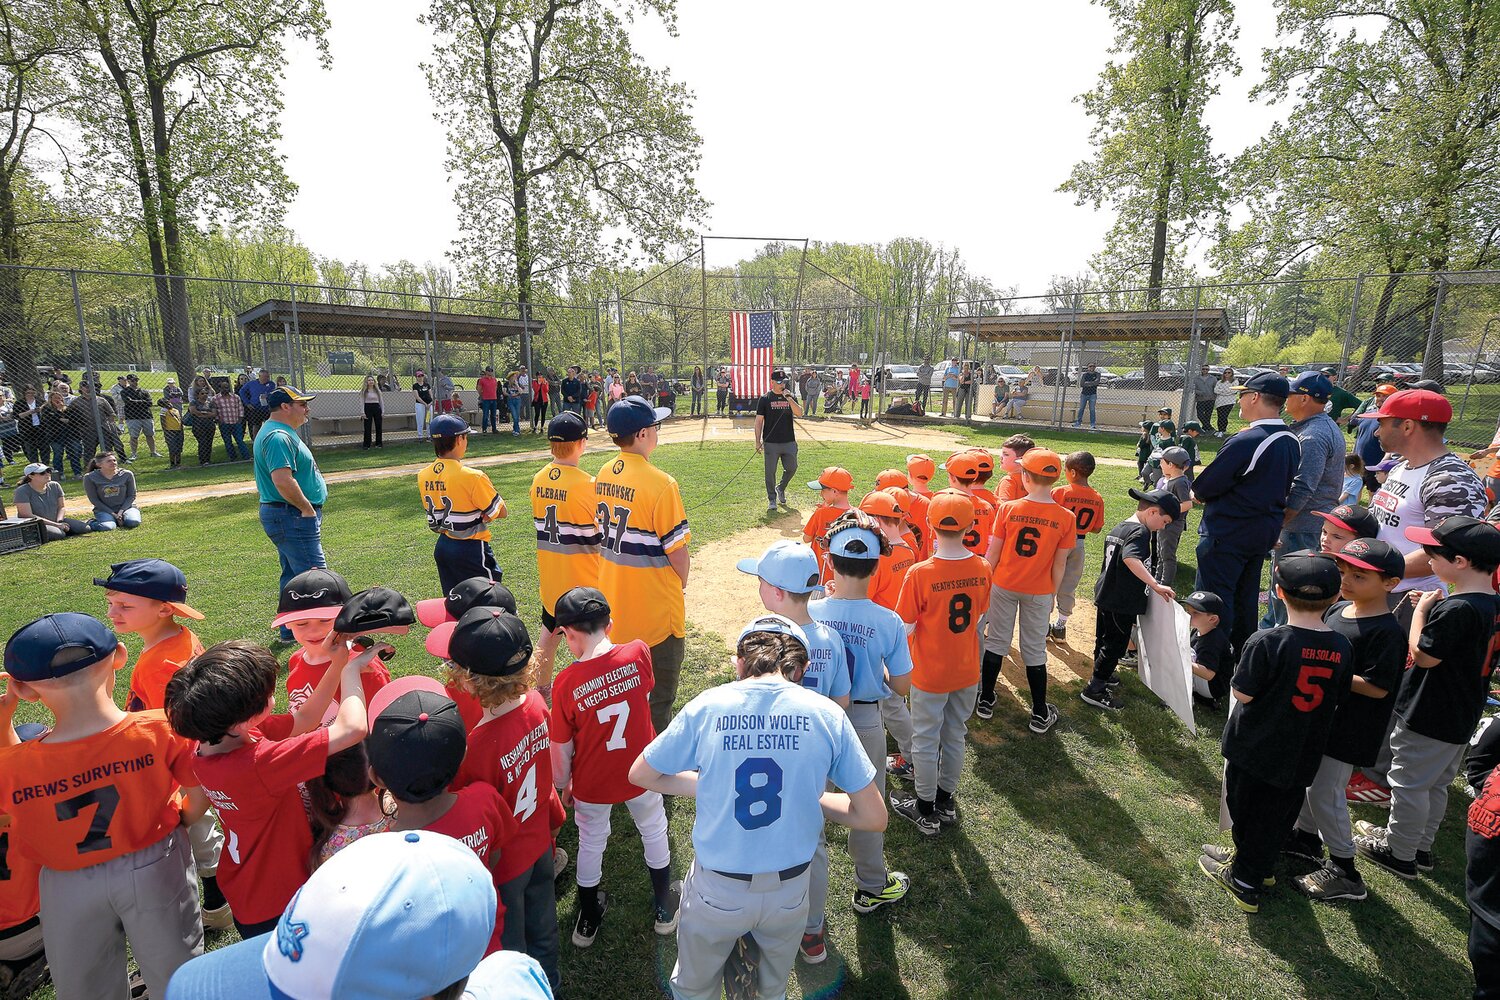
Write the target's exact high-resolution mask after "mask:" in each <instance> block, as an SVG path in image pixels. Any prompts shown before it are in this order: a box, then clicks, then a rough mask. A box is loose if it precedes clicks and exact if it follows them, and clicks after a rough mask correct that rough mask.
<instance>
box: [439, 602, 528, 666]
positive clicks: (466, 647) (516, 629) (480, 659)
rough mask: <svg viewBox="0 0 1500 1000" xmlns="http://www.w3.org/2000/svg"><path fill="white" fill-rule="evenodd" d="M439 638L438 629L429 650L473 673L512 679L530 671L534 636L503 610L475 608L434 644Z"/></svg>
mask: <svg viewBox="0 0 1500 1000" xmlns="http://www.w3.org/2000/svg"><path fill="white" fill-rule="evenodd" d="M437 636H438V630H437V629H434V630H433V634H432V635H431V636H428V644H427V651H428V652H430V653H432V654H433V655H434V656H441V657H442V658H443V659H445V660H451V661H453V663H455V664H457V665H458V666H460V667H463V668H464V669H465V670H467V671H469V673H471V674H481V675H483V676H485V677H510V676H512V675H513V674H518V673H520V672H521V671H522V670H524V669H526V664H527V663H528V662H529V661H530V659H531V633H529V632H527V631H526V623H525V622H523V621H521V619H519V618H517V617H516V616H515V615H513V614H511V613H510V612H508V611H503V610H501V609H500V608H474V609H472V610H470V611H468V612H467V613H465V614H464V616H463V617H462V618H460V619H459V620H458V622H457V624H455V625H454V626H453V628H452V629H451V630H444V635H443V637H442V640H441V641H440V642H435V641H434V640H436V639H437ZM434 646H437V648H436V649H434V648H433V647H434Z"/></svg>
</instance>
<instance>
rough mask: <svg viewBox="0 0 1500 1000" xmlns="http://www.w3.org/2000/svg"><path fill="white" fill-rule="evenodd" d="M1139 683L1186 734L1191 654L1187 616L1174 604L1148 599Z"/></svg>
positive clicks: (1190, 711) (1190, 712) (1143, 617)
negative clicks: (1173, 716) (1183, 726)
mask: <svg viewBox="0 0 1500 1000" xmlns="http://www.w3.org/2000/svg"><path fill="white" fill-rule="evenodd" d="M1140 636H1141V652H1140V673H1141V680H1142V681H1144V682H1145V684H1146V686H1147V687H1148V688H1150V689H1151V690H1152V691H1154V692H1156V696H1157V697H1158V698H1160V699H1161V700H1162V701H1163V702H1164V703H1165V704H1166V706H1167V707H1168V708H1170V709H1171V710H1172V711H1173V712H1174V713H1176V715H1177V717H1178V718H1179V719H1181V720H1182V722H1183V725H1185V726H1187V727H1188V731H1189V732H1191V733H1194V734H1196V733H1197V732H1198V727H1197V725H1196V724H1195V723H1194V722H1193V654H1192V647H1191V646H1190V645H1189V643H1188V616H1187V612H1186V611H1184V610H1183V609H1182V605H1180V604H1178V603H1177V602H1176V601H1164V600H1162V599H1161V598H1160V597H1158V596H1157V595H1156V594H1152V595H1151V596H1150V600H1149V601H1148V602H1147V604H1146V613H1145V614H1143V615H1141V617H1140Z"/></svg>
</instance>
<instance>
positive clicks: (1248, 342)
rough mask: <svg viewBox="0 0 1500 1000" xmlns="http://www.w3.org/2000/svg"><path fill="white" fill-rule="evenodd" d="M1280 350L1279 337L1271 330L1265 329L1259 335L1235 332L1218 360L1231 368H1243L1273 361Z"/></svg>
mask: <svg viewBox="0 0 1500 1000" xmlns="http://www.w3.org/2000/svg"><path fill="white" fill-rule="evenodd" d="M1280 352H1281V338H1280V337H1278V336H1277V335H1276V334H1275V333H1274V332H1273V331H1270V330H1267V331H1266V332H1265V333H1262V334H1259V335H1256V334H1249V333H1237V334H1235V335H1234V336H1233V337H1230V338H1229V344H1228V346H1226V347H1225V348H1224V353H1223V355H1221V356H1220V359H1219V360H1220V361H1222V362H1223V363H1224V364H1226V365H1229V366H1230V367H1231V368H1245V367H1248V366H1250V365H1263V364H1266V363H1267V362H1268V361H1275V359H1276V356H1277V354H1279V353H1280Z"/></svg>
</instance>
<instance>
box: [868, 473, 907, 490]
mask: <svg viewBox="0 0 1500 1000" xmlns="http://www.w3.org/2000/svg"><path fill="white" fill-rule="evenodd" d="M910 485H911V479H909V478H908V477H907V475H906V473H904V472H902V471H901V470H900V469H886V470H884V471H883V472H881V473H880V474H878V475H877V476H876V477H875V488H876V489H877V490H883V489H885V488H886V487H887V486H910Z"/></svg>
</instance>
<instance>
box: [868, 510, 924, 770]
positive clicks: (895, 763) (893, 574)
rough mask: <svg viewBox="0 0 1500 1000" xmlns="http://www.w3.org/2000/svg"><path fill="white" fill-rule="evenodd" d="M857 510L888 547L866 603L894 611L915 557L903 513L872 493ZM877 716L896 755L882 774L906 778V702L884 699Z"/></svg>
mask: <svg viewBox="0 0 1500 1000" xmlns="http://www.w3.org/2000/svg"><path fill="white" fill-rule="evenodd" d="M859 509H860V510H862V511H864V512H865V513H866V514H869V515H870V516H871V517H873V518H874V519H875V523H876V524H878V525H880V532H881V534H883V535H885V538H886V541H888V542H890V543H891V551H890V552H888V553H886V554H885V555H882V556H881V557H880V563H879V565H877V566H876V567H875V575H874V576H873V577H871V578H870V600H872V601H874V602H875V603H876V604H878V605H880V606H881V607H882V608H889V609H891V610H892V611H895V610H896V599H897V598H899V597H900V596H901V584H902V581H904V580H905V579H906V574H907V571H908V570H910V569H911V568H912V566H913V565H915V564H916V561H917V554H916V552H915V551H914V550H913V549H912V547H911V543H910V539H911V535H910V534H909V533H906V532H904V531H903V530H902V528H903V527H904V525H905V520H904V518H903V516H902V515H903V514H904V513H905V511H904V509H903V508H902V507H901V504H900V501H899V500H898V499H897V498H896V497H895V496H892V495H891V494H890V493H887V492H885V491H884V490H875V491H873V492H871V493H870V494H868V495H867V496H866V497H865V498H864V499H863V500H861V501H860V502H859ZM880 715H881V718H882V719H883V720H884V721H885V728H886V732H888V733H890V734H891V739H893V740H894V741H895V742H896V752H895V753H893V754H889V755H887V757H886V759H885V773H886V774H889V775H890V776H891V777H893V778H908V779H909V778H910V777H911V776H912V767H911V710H910V709H909V708H907V705H906V699H905V698H901V697H895V698H887V699H885V700H884V701H882V702H881V703H880Z"/></svg>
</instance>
